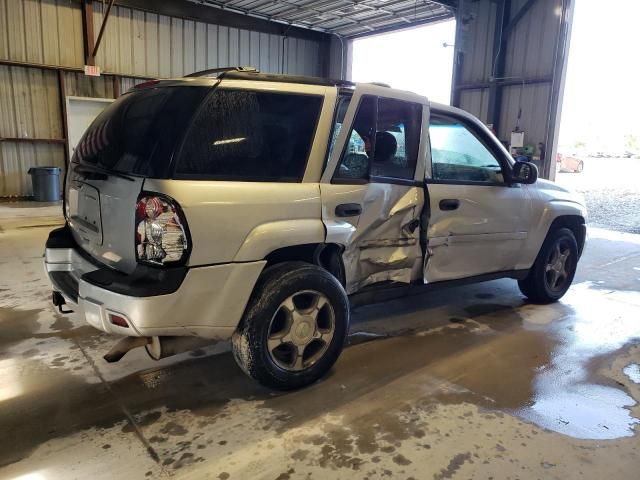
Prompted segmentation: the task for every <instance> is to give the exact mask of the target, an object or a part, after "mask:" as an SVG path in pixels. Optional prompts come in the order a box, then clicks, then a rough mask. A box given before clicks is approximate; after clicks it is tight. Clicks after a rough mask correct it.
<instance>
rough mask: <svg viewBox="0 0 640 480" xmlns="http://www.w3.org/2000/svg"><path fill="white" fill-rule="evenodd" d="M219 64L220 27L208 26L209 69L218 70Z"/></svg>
mask: <svg viewBox="0 0 640 480" xmlns="http://www.w3.org/2000/svg"><path fill="white" fill-rule="evenodd" d="M218 65H219V63H218V27H217V26H216V25H210V24H209V25H207V67H206V68H216V67H217V66H218Z"/></svg>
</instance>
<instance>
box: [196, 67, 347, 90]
mask: <svg viewBox="0 0 640 480" xmlns="http://www.w3.org/2000/svg"><path fill="white" fill-rule="evenodd" d="M216 74H218V75H217V78H220V79H221V78H227V79H232V80H257V81H261V82H285V83H302V84H305V85H324V86H327V87H353V86H355V83H353V82H350V81H348V80H332V79H330V78H322V77H310V76H305V75H282V74H275V73H260V71H259V70H258V69H257V68H254V67H220V68H210V69H208V70H201V71H199V72H194V73H190V74H189V75H185V76H184V78H197V77H209V76H215V75H216Z"/></svg>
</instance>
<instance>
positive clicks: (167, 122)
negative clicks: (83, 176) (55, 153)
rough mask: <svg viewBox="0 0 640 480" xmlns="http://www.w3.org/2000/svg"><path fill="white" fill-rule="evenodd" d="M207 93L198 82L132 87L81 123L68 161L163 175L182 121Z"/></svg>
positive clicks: (181, 133) (120, 170) (180, 131)
mask: <svg viewBox="0 0 640 480" xmlns="http://www.w3.org/2000/svg"><path fill="white" fill-rule="evenodd" d="M206 94H207V89H206V88H203V87H162V88H144V89H140V90H135V89H134V90H133V91H131V92H128V93H126V94H125V95H122V96H121V97H120V98H119V99H118V100H116V101H115V102H113V103H112V104H110V105H109V106H108V107H107V108H105V109H104V110H103V111H102V113H100V115H98V117H97V118H96V119H95V120H94V121H93V123H92V124H91V126H90V127H89V128H88V129H87V131H86V132H85V134H84V135H83V137H82V139H81V140H80V142H79V143H78V145H77V148H76V149H75V152H74V155H73V162H74V163H81V164H85V165H95V166H98V167H100V168H103V169H107V170H114V171H118V172H122V173H133V174H138V175H146V176H154V177H163V176H166V174H167V173H168V170H169V168H168V167H169V161H170V159H171V154H172V153H173V149H174V148H175V146H176V144H177V143H179V140H180V137H181V136H182V135H183V134H184V130H183V129H182V128H176V126H179V125H186V124H188V123H189V119H190V118H191V117H192V116H193V114H194V112H195V111H196V110H197V108H198V105H199V104H200V102H201V101H202V99H203V98H204V96H205V95H206Z"/></svg>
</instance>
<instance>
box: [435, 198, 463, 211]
mask: <svg viewBox="0 0 640 480" xmlns="http://www.w3.org/2000/svg"><path fill="white" fill-rule="evenodd" d="M439 205H440V210H456V209H457V208H458V207H459V206H460V200H458V199H457V198H445V199H443V200H440V204H439Z"/></svg>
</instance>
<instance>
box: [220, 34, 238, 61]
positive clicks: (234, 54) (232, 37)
mask: <svg viewBox="0 0 640 480" xmlns="http://www.w3.org/2000/svg"><path fill="white" fill-rule="evenodd" d="M223 29H225V30H227V31H228V32H229V33H228V35H229V37H228V42H229V43H228V49H229V51H228V52H227V59H226V60H227V62H226V63H222V62H220V66H221V67H229V66H232V65H240V31H239V30H238V29H237V28H228V29H227V28H225V27H220V31H221V32H222V30H223ZM221 49H222V45H220V47H219V50H218V52H219V53H221Z"/></svg>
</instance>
